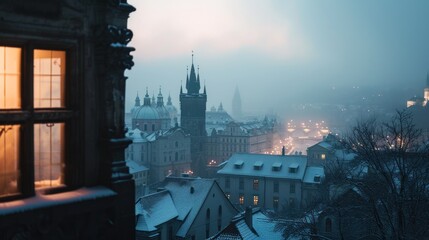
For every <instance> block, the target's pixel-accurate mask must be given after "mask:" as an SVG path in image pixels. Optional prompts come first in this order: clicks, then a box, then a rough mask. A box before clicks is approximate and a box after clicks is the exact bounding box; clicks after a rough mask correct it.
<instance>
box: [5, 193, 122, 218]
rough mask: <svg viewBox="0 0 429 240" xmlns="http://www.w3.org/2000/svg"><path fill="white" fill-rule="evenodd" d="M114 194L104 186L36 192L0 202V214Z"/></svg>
mask: <svg viewBox="0 0 429 240" xmlns="http://www.w3.org/2000/svg"><path fill="white" fill-rule="evenodd" d="M115 195H116V192H114V191H112V190H111V189H108V188H106V187H92V188H79V189H77V190H74V191H69V192H63V193H56V194H49V195H43V194H41V193H36V196H34V197H30V198H24V199H20V200H14V201H10V202H2V203H0V216H1V215H7V214H13V213H20V212H25V211H30V210H35V209H39V208H46V207H53V206H58V205H64V204H70V203H77V202H83V201H88V200H95V199H99V198H104V197H111V196H115Z"/></svg>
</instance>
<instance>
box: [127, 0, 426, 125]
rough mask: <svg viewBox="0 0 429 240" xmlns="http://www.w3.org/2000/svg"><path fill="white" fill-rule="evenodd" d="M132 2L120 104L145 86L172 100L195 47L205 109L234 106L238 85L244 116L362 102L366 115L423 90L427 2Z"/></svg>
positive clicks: (315, 113) (321, 111) (320, 112)
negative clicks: (129, 64)
mask: <svg viewBox="0 0 429 240" xmlns="http://www.w3.org/2000/svg"><path fill="white" fill-rule="evenodd" d="M129 3H130V4H132V5H133V6H135V7H136V8H137V11H136V12H134V13H132V14H131V16H130V19H129V28H130V29H131V30H132V31H133V32H134V38H133V41H132V42H131V44H130V45H131V46H133V47H135V48H136V51H135V52H133V53H132V55H133V56H134V62H135V65H134V67H133V68H132V69H131V70H130V71H127V73H126V75H127V76H128V77H129V79H128V80H127V89H126V90H127V98H126V110H127V111H129V109H130V108H131V107H132V106H133V104H134V98H135V96H136V93H137V91H138V92H139V95H140V96H142V95H143V94H144V91H145V89H146V87H148V89H149V93H150V95H152V94H153V93H155V94H157V93H158V89H159V87H161V88H162V92H163V94H164V97H167V96H168V94H171V98H172V101H173V104H174V105H175V106H176V107H179V102H178V95H179V90H180V85H181V84H182V85H183V86H184V84H185V81H186V74H187V73H186V68H187V66H189V68H190V65H191V61H192V60H191V53H192V51H194V64H195V65H196V66H195V67H197V65H198V66H199V68H200V70H199V71H200V77H201V80H202V81H203V83H202V84H204V83H205V85H206V87H207V94H208V102H207V109H210V107H211V106H218V105H219V103H220V102H222V103H223V106H224V108H225V109H226V110H227V111H231V101H232V96H233V94H234V90H235V88H236V87H238V88H239V90H240V94H241V98H242V105H243V112H244V113H247V114H252V115H263V114H270V113H274V114H277V115H278V116H280V117H282V118H294V117H296V118H298V117H308V118H311V117H313V118H319V117H320V118H326V117H328V116H331V117H332V112H329V111H326V109H331V108H333V106H337V105H341V106H340V107H338V106H337V108H339V109H341V108H342V107H343V108H344V109H346V110H347V109H350V108H353V106H355V105H359V106H361V108H359V109H360V110H358V111H357V112H358V115H359V114H360V115H365V114H368V112H370V113H372V112H377V111H378V110H380V109H388V110H392V109H398V108H403V107H405V103H406V100H407V99H408V98H410V97H413V96H415V95H416V96H420V95H422V93H423V87H424V85H425V80H426V76H427V72H428V70H429V44H427V43H428V42H429V27H428V26H429V15H428V14H427V9H429V2H428V1H423V0H422V1H412V2H404V1H390V0H389V1H387V0H385V1H372V0H367V1H353V2H352V1H339V0H338V1H333V0H332V1H280V0H273V1H257V0H250V1H249V0H240V1H228V0H222V1H220V0H210V1H198V0H187V1H174V0H165V1H146V0H145V1H143V0H129ZM320 106H322V107H320ZM324 106H325V107H324ZM306 109H307V110H306ZM339 111H341V110H339ZM355 112H356V111H355Z"/></svg>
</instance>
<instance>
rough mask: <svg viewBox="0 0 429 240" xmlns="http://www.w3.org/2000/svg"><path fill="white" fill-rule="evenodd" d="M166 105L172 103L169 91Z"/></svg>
mask: <svg viewBox="0 0 429 240" xmlns="http://www.w3.org/2000/svg"><path fill="white" fill-rule="evenodd" d="M167 105H173V103H172V102H171V95H170V93H168V100H167Z"/></svg>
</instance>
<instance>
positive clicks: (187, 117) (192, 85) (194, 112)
mask: <svg viewBox="0 0 429 240" xmlns="http://www.w3.org/2000/svg"><path fill="white" fill-rule="evenodd" d="M200 89H201V85H200V74H199V68H198V75H197V74H195V67H194V54H192V65H191V71H190V74H189V75H188V74H187V76H186V93H184V92H183V89H182V86H180V96H179V97H180V112H181V115H180V124H181V127H182V128H183V129H184V130H185V132H187V133H188V134H190V135H191V158H192V170H193V171H194V172H195V173H196V174H197V175H199V176H204V170H205V166H206V162H205V161H206V160H205V142H206V138H207V133H206V104H207V94H206V87H205V86H204V90H203V92H202V93H200Z"/></svg>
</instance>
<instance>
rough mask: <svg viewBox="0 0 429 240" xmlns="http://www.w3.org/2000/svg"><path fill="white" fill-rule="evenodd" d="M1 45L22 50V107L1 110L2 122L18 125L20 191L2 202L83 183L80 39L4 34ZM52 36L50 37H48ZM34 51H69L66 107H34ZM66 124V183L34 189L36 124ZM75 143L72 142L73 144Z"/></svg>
mask: <svg viewBox="0 0 429 240" xmlns="http://www.w3.org/2000/svg"><path fill="white" fill-rule="evenodd" d="M1 37H2V38H1V40H0V46H4V47H18V48H20V49H21V59H20V61H21V62H20V67H21V69H20V70H21V77H20V97H21V107H20V108H14V109H0V125H19V126H20V132H19V138H20V139H19V150H18V151H19V159H18V166H19V177H18V193H17V194H14V195H6V196H1V197H0V202H6V201H11V200H16V199H22V198H27V197H31V196H34V195H35V194H36V192H40V193H41V194H50V193H56V192H63V191H69V190H73V189H76V188H78V187H79V186H82V185H83V181H84V178H83V174H84V173H83V172H81V171H80V169H82V166H83V165H82V164H83V156H82V152H81V151H80V150H82V149H83V143H82V142H83V141H77V140H78V139H79V136H83V135H82V133H81V131H82V127H81V126H82V125H83V124H82V123H83V120H82V117H83V116H82V115H81V114H79V109H83V100H82V98H83V91H82V84H83V81H82V79H83V73H82V71H81V70H80V69H83V68H82V57H79V58H78V53H79V52H80V51H79V49H80V47H79V46H80V44H79V42H80V40H79V39H61V38H55V41H53V40H50V39H47V38H45V37H37V38H30V39H29V38H24V37H22V38H20V37H19V36H16V35H14V36H4V35H2V36H1ZM48 37H49V36H48ZM35 50H52V51H64V52H65V53H66V57H65V61H66V69H65V80H64V107H61V108H35V107H34V67H33V66H34V65H33V64H34V52H35ZM45 123H46V124H48V123H64V124H65V129H64V146H65V147H64V164H65V167H64V172H63V174H64V185H61V186H58V187H49V188H42V189H36V188H35V153H34V145H35V144H34V126H35V124H45ZM70 143H73V144H70Z"/></svg>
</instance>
